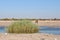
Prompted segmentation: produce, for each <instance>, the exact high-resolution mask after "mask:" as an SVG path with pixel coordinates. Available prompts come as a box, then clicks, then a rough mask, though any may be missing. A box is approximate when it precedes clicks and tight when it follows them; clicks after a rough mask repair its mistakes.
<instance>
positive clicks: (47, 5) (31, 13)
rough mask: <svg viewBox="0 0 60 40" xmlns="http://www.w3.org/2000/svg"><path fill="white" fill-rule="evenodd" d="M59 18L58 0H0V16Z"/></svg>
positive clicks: (59, 7)
mask: <svg viewBox="0 0 60 40" xmlns="http://www.w3.org/2000/svg"><path fill="white" fill-rule="evenodd" d="M6 17H7V18H12V17H14V18H60V0H0V18H6Z"/></svg>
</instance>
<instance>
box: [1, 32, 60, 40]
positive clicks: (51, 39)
mask: <svg viewBox="0 0 60 40" xmlns="http://www.w3.org/2000/svg"><path fill="white" fill-rule="evenodd" d="M0 40H60V35H52V34H42V33H35V34H7V35H5V34H3V33H0Z"/></svg>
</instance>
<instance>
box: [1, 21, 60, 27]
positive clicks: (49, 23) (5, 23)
mask: <svg viewBox="0 0 60 40" xmlns="http://www.w3.org/2000/svg"><path fill="white" fill-rule="evenodd" d="M12 22H13V21H0V26H8V25H10V24H11V23H12ZM32 22H33V23H35V21H32ZM35 24H37V23H35ZM37 25H38V26H49V27H60V21H38V24H37Z"/></svg>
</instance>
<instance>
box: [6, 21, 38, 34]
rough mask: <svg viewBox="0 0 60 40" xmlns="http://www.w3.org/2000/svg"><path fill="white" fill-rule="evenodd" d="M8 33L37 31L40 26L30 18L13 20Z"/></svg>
mask: <svg viewBox="0 0 60 40" xmlns="http://www.w3.org/2000/svg"><path fill="white" fill-rule="evenodd" d="M7 32H8V33H37V32H38V27H37V25H35V24H33V23H32V22H31V21H28V20H20V21H16V22H13V23H12V24H11V25H9V26H8V27H7Z"/></svg>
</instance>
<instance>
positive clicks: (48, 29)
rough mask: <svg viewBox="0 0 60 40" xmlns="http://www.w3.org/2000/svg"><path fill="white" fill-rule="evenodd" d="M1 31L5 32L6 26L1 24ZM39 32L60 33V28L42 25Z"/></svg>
mask: <svg viewBox="0 0 60 40" xmlns="http://www.w3.org/2000/svg"><path fill="white" fill-rule="evenodd" d="M0 33H5V27H4V26H0ZM39 33H47V34H56V35H60V28H51V27H47V26H42V27H39Z"/></svg>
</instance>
